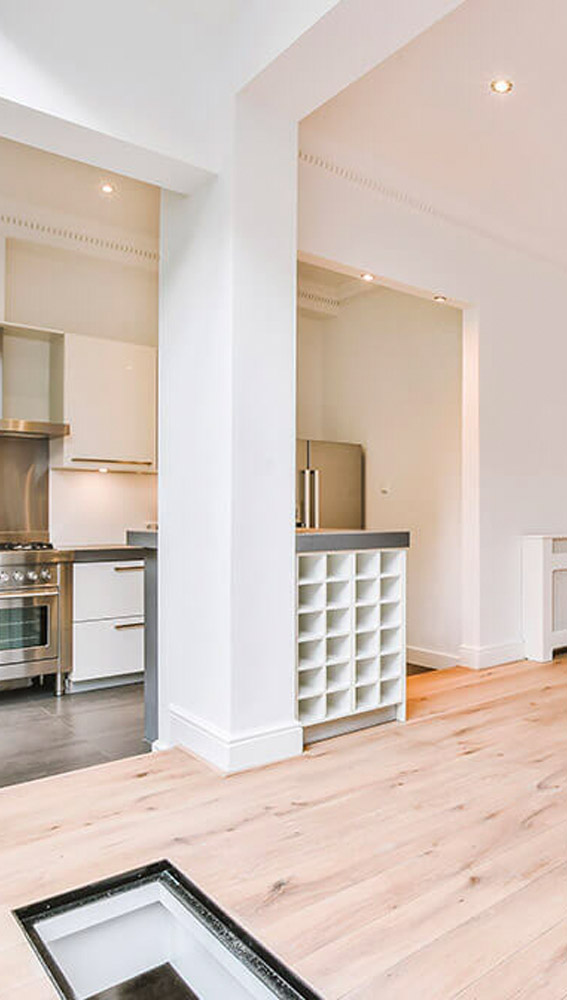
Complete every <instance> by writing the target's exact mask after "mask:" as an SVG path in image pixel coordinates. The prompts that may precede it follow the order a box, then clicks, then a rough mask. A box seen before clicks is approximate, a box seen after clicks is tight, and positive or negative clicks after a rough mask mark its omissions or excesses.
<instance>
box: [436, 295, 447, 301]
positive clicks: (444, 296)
mask: <svg viewBox="0 0 567 1000" xmlns="http://www.w3.org/2000/svg"><path fill="white" fill-rule="evenodd" d="M433 301H434V302H446V301H447V296H446V295H434V296H433Z"/></svg>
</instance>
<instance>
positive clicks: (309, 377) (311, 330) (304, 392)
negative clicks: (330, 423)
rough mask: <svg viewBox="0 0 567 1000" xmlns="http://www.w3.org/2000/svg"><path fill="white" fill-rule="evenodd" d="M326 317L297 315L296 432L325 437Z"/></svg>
mask: <svg viewBox="0 0 567 1000" xmlns="http://www.w3.org/2000/svg"><path fill="white" fill-rule="evenodd" d="M329 322H330V321H329V319H328V318H325V319H323V318H321V317H316V316H313V315H310V314H309V313H304V312H302V311H301V310H300V311H299V313H298V319H297V436H298V438H317V439H318V440H324V439H325V414H324V396H323V393H324V389H325V368H324V361H325V352H324V345H325V335H326V332H327V330H328V329H329V326H328V324H329Z"/></svg>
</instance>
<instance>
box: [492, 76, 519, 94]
mask: <svg viewBox="0 0 567 1000" xmlns="http://www.w3.org/2000/svg"><path fill="white" fill-rule="evenodd" d="M490 89H491V91H492V93H493V94H509V93H510V91H511V90H513V89H514V84H513V83H512V81H511V80H505V79H504V78H502V79H500V80H493V81H492V83H491V84H490Z"/></svg>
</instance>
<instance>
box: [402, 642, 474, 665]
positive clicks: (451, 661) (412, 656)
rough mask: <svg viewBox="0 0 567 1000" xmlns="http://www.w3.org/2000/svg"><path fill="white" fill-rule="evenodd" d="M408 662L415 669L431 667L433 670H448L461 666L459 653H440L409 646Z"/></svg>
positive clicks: (434, 650) (407, 652)
mask: <svg viewBox="0 0 567 1000" xmlns="http://www.w3.org/2000/svg"><path fill="white" fill-rule="evenodd" d="M406 660H407V662H408V663H411V664H412V666H414V667H429V668H430V669H432V670H448V669H449V667H458V666H460V665H461V660H460V659H459V654H458V653H440V652H438V650H436V649H423V648H422V647H420V646H408V647H407V651H406Z"/></svg>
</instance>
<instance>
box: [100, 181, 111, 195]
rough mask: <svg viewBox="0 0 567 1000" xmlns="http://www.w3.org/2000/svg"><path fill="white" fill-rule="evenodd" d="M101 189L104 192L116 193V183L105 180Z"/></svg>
mask: <svg viewBox="0 0 567 1000" xmlns="http://www.w3.org/2000/svg"><path fill="white" fill-rule="evenodd" d="M100 190H101V191H102V193H103V194H114V185H113V184H109V183H108V181H105V183H104V184H101V186H100Z"/></svg>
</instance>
